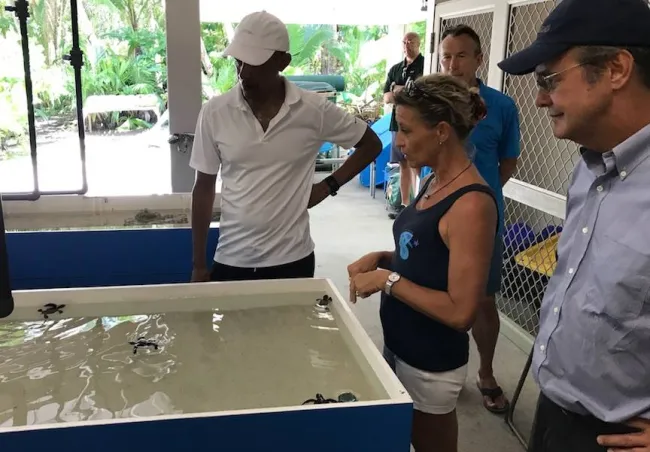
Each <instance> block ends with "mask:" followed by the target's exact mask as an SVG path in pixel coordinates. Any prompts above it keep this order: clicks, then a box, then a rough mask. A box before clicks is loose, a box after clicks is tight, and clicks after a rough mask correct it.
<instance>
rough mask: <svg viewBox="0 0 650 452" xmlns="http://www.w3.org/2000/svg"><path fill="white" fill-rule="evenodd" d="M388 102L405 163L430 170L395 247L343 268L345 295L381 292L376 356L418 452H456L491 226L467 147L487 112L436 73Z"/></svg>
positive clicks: (491, 211) (490, 210)
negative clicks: (407, 413) (391, 377)
mask: <svg viewBox="0 0 650 452" xmlns="http://www.w3.org/2000/svg"><path fill="white" fill-rule="evenodd" d="M395 104H396V117H397V122H398V125H399V132H398V133H397V137H396V143H397V145H398V146H399V147H400V148H401V150H402V152H403V153H404V155H405V156H406V159H407V161H408V163H409V165H411V166H412V167H414V168H420V167H423V166H429V167H431V169H432V174H431V175H430V177H429V178H428V179H427V180H426V181H425V183H424V184H423V185H422V189H421V190H420V193H419V195H418V196H417V197H416V199H415V200H414V201H413V203H412V204H411V205H410V206H408V207H407V208H406V209H404V210H403V211H402V212H401V214H400V215H399V216H398V217H397V219H396V220H395V223H394V225H393V236H394V241H395V250H394V251H377V252H374V253H370V254H367V255H365V256H363V257H362V258H361V259H359V260H358V261H356V262H354V263H353V264H351V265H350V266H349V267H348V272H349V276H350V296H351V301H353V302H355V301H356V299H357V297H360V298H366V297H369V296H370V295H372V294H373V293H376V292H382V294H381V308H380V316H381V323H382V327H383V330H384V344H385V348H384V356H385V357H386V360H387V361H388V362H389V364H390V365H391V367H392V368H393V370H394V371H395V373H396V374H397V376H398V378H399V379H400V380H401V382H402V383H403V385H404V387H405V388H406V389H407V390H408V392H409V394H410V396H411V398H412V399H413V406H414V410H415V411H414V416H413V428H412V443H413V446H414V448H415V450H416V452H433V451H436V452H456V450H457V442H458V421H457V417H456V403H457V400H458V395H459V394H460V391H461V389H462V387H463V384H464V382H465V379H466V376H467V362H468V359H469V337H468V334H467V331H468V330H469V329H470V328H471V327H472V324H473V322H474V318H475V316H476V312H477V308H478V305H479V303H480V301H481V300H482V299H483V298H484V297H485V293H486V288H487V282H488V272H489V269H490V262H491V258H492V251H493V247H494V239H495V236H496V233H497V224H498V222H497V220H498V213H497V205H496V199H495V197H494V194H493V193H492V191H491V189H490V188H489V187H488V185H487V184H486V183H485V181H484V180H483V179H482V178H481V176H480V174H479V172H478V170H477V169H476V168H475V167H474V165H473V164H472V161H471V160H470V158H469V156H468V155H467V151H466V146H465V140H466V139H467V137H468V135H469V134H470V132H471V131H472V128H473V127H474V125H475V124H476V123H477V122H478V121H480V120H481V119H483V118H484V117H485V115H486V107H485V104H484V103H483V101H482V99H481V98H480V96H479V95H478V92H475V91H473V90H471V89H470V88H469V87H468V86H467V85H466V84H465V82H463V81H461V80H460V79H458V78H456V77H453V76H450V75H442V74H434V75H428V76H424V77H421V78H419V79H417V80H416V81H415V82H414V83H412V84H410V85H408V86H406V87H405V88H404V89H403V90H402V91H401V92H400V93H398V94H397V95H396V96H395Z"/></svg>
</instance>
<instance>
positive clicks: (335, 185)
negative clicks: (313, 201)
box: [323, 176, 341, 196]
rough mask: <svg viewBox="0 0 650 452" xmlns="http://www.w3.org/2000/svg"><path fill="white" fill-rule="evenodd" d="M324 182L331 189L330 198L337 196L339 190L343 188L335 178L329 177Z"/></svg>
mask: <svg viewBox="0 0 650 452" xmlns="http://www.w3.org/2000/svg"><path fill="white" fill-rule="evenodd" d="M323 181H324V182H325V183H326V184H327V186H328V187H329V188H330V196H336V193H337V192H338V191H339V188H341V186H340V185H339V183H338V182H336V179H334V176H327V177H326V178H325V179H323Z"/></svg>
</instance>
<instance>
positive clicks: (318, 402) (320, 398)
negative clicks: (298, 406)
mask: <svg viewBox="0 0 650 452" xmlns="http://www.w3.org/2000/svg"><path fill="white" fill-rule="evenodd" d="M338 402H339V401H338V400H334V399H326V398H325V397H324V396H323V394H320V393H318V394H316V398H314V399H307V400H305V401H304V402H302V404H303V405H321V404H324V403H338Z"/></svg>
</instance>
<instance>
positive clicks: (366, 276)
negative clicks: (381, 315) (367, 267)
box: [350, 269, 391, 303]
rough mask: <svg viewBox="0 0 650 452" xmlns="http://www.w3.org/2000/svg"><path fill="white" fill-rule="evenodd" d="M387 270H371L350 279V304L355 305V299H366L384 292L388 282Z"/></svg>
mask: <svg viewBox="0 0 650 452" xmlns="http://www.w3.org/2000/svg"><path fill="white" fill-rule="evenodd" d="M390 273H391V272H390V271H389V270H383V269H380V270H373V271H369V272H365V273H357V274H356V275H355V276H353V277H350V302H352V303H356V302H357V297H360V298H368V297H369V296H370V295H372V294H375V293H377V292H381V291H382V290H384V286H385V285H386V281H388V275H390Z"/></svg>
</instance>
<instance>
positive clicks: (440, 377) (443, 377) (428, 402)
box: [384, 347, 467, 414]
mask: <svg viewBox="0 0 650 452" xmlns="http://www.w3.org/2000/svg"><path fill="white" fill-rule="evenodd" d="M384 358H385V359H386V361H388V364H389V365H390V367H391V368H392V369H393V372H395V375H397V378H398V379H399V381H401V382H402V384H403V385H404V388H405V389H406V390H407V391H408V393H409V395H410V396H411V399H413V408H415V409H416V410H418V411H421V412H423V413H428V414H449V413H451V412H452V411H454V410H455V409H456V404H457V402H458V396H459V395H460V391H461V390H462V389H463V385H464V384H465V379H466V378H467V364H465V365H464V366H462V367H459V368H458V369H454V370H450V371H448V372H427V371H425V370H420V369H416V368H415V367H413V366H409V365H408V364H406V363H405V362H404V361H402V360H401V359H399V357H398V356H397V355H395V354H394V353H393V352H391V351H390V350H389V349H387V348H386V347H384Z"/></svg>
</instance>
